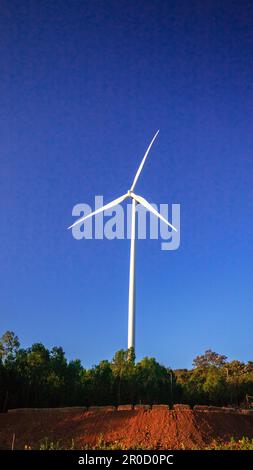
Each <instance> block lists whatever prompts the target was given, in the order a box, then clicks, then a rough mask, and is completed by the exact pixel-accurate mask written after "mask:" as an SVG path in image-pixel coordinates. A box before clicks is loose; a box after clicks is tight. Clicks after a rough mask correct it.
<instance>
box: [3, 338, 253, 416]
mask: <svg viewBox="0 0 253 470" xmlns="http://www.w3.org/2000/svg"><path fill="white" fill-rule="evenodd" d="M0 352H1V355H0V411H2V410H3V411H5V410H6V409H7V408H18V407H57V406H90V405H117V404H127V403H137V404H138V403H143V404H145V403H147V404H152V403H168V404H170V405H172V404H173V403H188V404H190V405H195V404H210V405H228V404H230V405H238V404H239V403H241V402H242V401H243V399H244V397H245V395H246V394H249V395H253V362H252V361H250V362H248V363H247V364H245V363H242V362H240V361H235V360H234V361H231V362H228V361H227V358H226V356H223V355H220V354H217V353H215V352H213V351H211V350H207V351H206V352H205V354H203V355H202V356H197V358H196V359H194V361H193V363H194V366H195V367H194V368H193V369H192V370H187V369H180V370H175V371H172V370H171V369H170V368H166V367H165V366H163V365H161V364H159V363H158V362H157V361H156V359H155V358H152V357H145V358H143V359H142V360H141V361H139V362H137V363H135V352H134V350H133V349H129V350H124V349H122V350H120V351H118V352H116V353H115V355H114V357H113V359H112V360H111V361H108V360H102V361H101V362H100V363H99V364H97V365H94V366H93V367H92V368H90V369H85V368H84V367H83V366H82V364H81V362H80V360H78V359H75V360H72V361H69V362H68V361H67V359H66V357H65V353H64V351H63V349H62V348H61V347H53V348H52V349H51V350H48V349H47V348H46V347H45V346H44V345H43V344H41V343H35V344H33V345H32V346H31V347H29V348H27V349H23V348H20V344H19V340H18V337H17V336H15V334H14V333H13V332H11V331H7V332H6V333H5V334H4V335H3V336H2V338H1V341H0Z"/></svg>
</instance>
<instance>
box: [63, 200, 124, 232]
mask: <svg viewBox="0 0 253 470" xmlns="http://www.w3.org/2000/svg"><path fill="white" fill-rule="evenodd" d="M127 197H129V195H128V194H124V195H123V196H120V197H118V198H117V199H114V201H112V202H109V203H108V204H106V205H105V206H103V207H99V209H97V210H96V211H94V212H90V213H89V214H88V215H85V216H84V217H81V218H80V219H78V220H77V221H76V222H74V223H73V224H72V225H70V227H68V229H69V228H72V227H74V226H75V225H77V224H80V223H81V222H83V221H84V220H86V219H89V218H90V217H92V216H93V215H96V214H99V213H100V212H103V211H105V210H106V209H110V208H111V207H113V206H117V204H120V203H121V202H123V201H124V199H126V198H127Z"/></svg>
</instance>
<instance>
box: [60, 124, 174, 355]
mask: <svg viewBox="0 0 253 470" xmlns="http://www.w3.org/2000/svg"><path fill="white" fill-rule="evenodd" d="M158 134H159V130H158V131H157V132H156V134H155V135H154V137H153V139H152V140H151V142H150V144H149V146H148V148H147V150H146V153H145V155H144V157H143V159H142V161H141V164H140V166H139V168H138V170H137V173H136V175H135V177H134V180H133V183H132V186H131V188H130V189H129V190H128V191H127V193H126V194H123V196H120V197H118V198H117V199H114V201H112V202H109V203H108V204H106V205H105V206H103V207H100V208H99V209H97V210H95V211H94V212H90V213H89V214H88V215H86V216H84V217H81V218H80V219H78V220H77V221H76V222H74V223H73V224H72V225H70V227H68V228H69V229H70V228H72V227H74V226H75V225H78V224H80V223H81V222H83V221H84V220H87V219H89V218H90V217H92V216H94V215H97V214H99V213H100V212H103V211H105V210H106V209H110V208H112V207H114V206H117V205H118V204H120V203H121V202H123V201H124V200H125V199H127V198H130V199H132V209H131V210H132V213H131V221H132V223H131V245H130V269H129V295H128V349H130V348H133V349H134V350H135V239H136V204H141V205H142V206H144V207H145V208H146V209H148V210H149V211H150V212H152V213H153V214H154V215H156V217H158V218H159V219H160V220H162V221H163V222H164V223H165V224H167V225H168V226H169V227H171V228H172V229H173V230H175V232H177V229H176V228H175V227H174V226H173V225H172V224H170V223H169V222H168V220H166V219H165V218H164V217H163V216H162V215H161V214H160V213H159V212H157V210H155V209H154V208H153V206H152V205H151V204H149V202H148V201H146V199H144V198H143V197H141V196H138V195H137V194H135V193H134V188H135V186H136V183H137V181H138V179H139V176H140V174H141V170H142V168H143V165H144V163H145V161H146V158H147V156H148V154H149V151H150V149H151V147H152V145H153V143H154V141H155V139H156V137H157V135H158Z"/></svg>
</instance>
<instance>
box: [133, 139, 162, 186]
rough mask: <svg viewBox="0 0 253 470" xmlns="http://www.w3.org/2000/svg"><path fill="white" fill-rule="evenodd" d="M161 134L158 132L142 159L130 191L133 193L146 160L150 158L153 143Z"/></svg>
mask: <svg viewBox="0 0 253 470" xmlns="http://www.w3.org/2000/svg"><path fill="white" fill-rule="evenodd" d="M159 132H160V131H159V130H158V131H157V133H156V134H155V135H154V137H153V139H152V140H151V142H150V144H149V146H148V148H147V151H146V153H145V155H144V157H143V159H142V161H141V164H140V166H139V168H138V170H137V173H136V175H135V178H134V180H133V184H132V186H131V189H130V191H133V190H134V188H135V185H136V183H137V180H138V178H139V176H140V173H141V170H142V168H143V165H144V163H145V160H146V158H147V156H148V154H149V151H150V149H151V147H152V145H153V143H154V141H155V139H156V137H157V136H158V134H159Z"/></svg>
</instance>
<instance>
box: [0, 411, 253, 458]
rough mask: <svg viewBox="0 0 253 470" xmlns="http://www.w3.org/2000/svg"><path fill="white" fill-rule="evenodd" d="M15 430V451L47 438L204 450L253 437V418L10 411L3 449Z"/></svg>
mask: <svg viewBox="0 0 253 470" xmlns="http://www.w3.org/2000/svg"><path fill="white" fill-rule="evenodd" d="M14 433H15V449H24V447H25V445H30V446H31V447H32V448H33V449H36V448H39V446H40V443H41V441H43V440H45V438H46V437H47V438H48V441H49V442H54V443H56V442H59V445H60V446H61V447H65V448H66V447H67V448H69V447H70V446H71V440H72V439H73V440H74V444H75V448H82V447H83V446H84V445H86V444H88V445H90V446H94V444H96V442H97V441H98V440H99V439H101V437H102V438H103V441H104V442H105V443H112V442H115V441H117V442H119V443H120V444H121V445H122V446H124V447H125V448H130V449H131V448H133V447H137V446H140V447H142V448H147V449H148V448H157V449H180V448H182V447H183V448H185V449H193V448H204V447H206V446H207V445H208V444H210V443H211V442H212V441H213V440H214V439H215V440H219V441H224V442H226V441H229V440H230V438H231V437H234V438H235V439H239V438H241V437H243V436H245V437H246V436H247V437H251V438H253V416H252V415H244V414H241V413H231V414H226V413H224V412H222V411H221V412H219V411H218V412H209V411H206V412H204V411H193V410H187V409H181V410H180V409H177V410H168V409H166V408H165V407H164V408H163V407H161V408H153V409H148V410H144V409H137V410H127V411H110V410H102V409H101V410H95V411H86V412H80V411H77V410H73V411H72V410H71V411H69V412H68V413H62V412H60V411H50V410H48V411H43V412H25V413H7V414H1V415H0V448H1V449H10V448H11V442H12V437H13V434H14Z"/></svg>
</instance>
